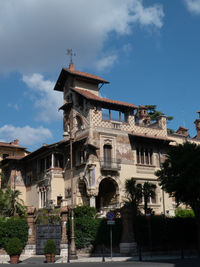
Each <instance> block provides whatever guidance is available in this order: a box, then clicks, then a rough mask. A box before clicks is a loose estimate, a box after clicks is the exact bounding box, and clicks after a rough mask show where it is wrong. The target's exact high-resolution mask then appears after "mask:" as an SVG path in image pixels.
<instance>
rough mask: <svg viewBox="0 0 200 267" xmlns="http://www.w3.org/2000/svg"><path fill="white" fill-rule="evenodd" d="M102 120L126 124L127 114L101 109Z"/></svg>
mask: <svg viewBox="0 0 200 267" xmlns="http://www.w3.org/2000/svg"><path fill="white" fill-rule="evenodd" d="M102 119H103V120H111V121H119V122H128V114H127V113H124V112H121V111H118V110H110V109H105V108H102Z"/></svg>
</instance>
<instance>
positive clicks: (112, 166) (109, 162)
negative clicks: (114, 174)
mask: <svg viewBox="0 0 200 267" xmlns="http://www.w3.org/2000/svg"><path fill="white" fill-rule="evenodd" d="M100 166H101V169H102V170H111V171H119V170H121V159H114V158H110V159H105V158H100Z"/></svg>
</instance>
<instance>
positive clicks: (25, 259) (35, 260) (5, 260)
mask: <svg viewBox="0 0 200 267" xmlns="http://www.w3.org/2000/svg"><path fill="white" fill-rule="evenodd" d="M196 258H197V257H196V256H185V259H186V260H188V259H196ZM173 260H181V256H180V255H154V256H153V255H152V256H151V255H143V256H142V261H143V262H152V261H155V262H158V261H161V262H165V261H173ZM9 261H10V258H9V256H7V255H0V264H9V263H10V262H9ZM131 261H132V262H133V261H134V262H138V261H139V258H138V256H133V257H112V258H111V257H104V258H103V257H83V256H82V257H81V256H79V257H78V259H77V260H70V263H87V262H88V263H90V262H91V263H92V262H93V263H100V262H101V263H102V262H131ZM20 263H21V264H37V265H40V264H43V263H45V257H44V256H43V255H35V256H25V255H21V256H20ZM55 263H60V264H61V263H69V262H68V261H67V257H60V256H56V261H55ZM199 266H200V265H199Z"/></svg>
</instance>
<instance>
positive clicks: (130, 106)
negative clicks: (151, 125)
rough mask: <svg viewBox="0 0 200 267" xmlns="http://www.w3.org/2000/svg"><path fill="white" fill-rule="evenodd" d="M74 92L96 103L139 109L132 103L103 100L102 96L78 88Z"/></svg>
mask: <svg viewBox="0 0 200 267" xmlns="http://www.w3.org/2000/svg"><path fill="white" fill-rule="evenodd" d="M72 90H74V91H75V92H77V93H79V94H81V95H83V96H85V97H86V98H88V99H91V100H95V101H99V102H104V103H109V104H113V105H121V106H125V107H129V108H137V106H135V105H133V104H130V103H125V102H122V101H117V100H112V99H108V98H103V97H100V96H97V95H95V94H93V93H91V92H89V91H87V90H82V89H78V88H72Z"/></svg>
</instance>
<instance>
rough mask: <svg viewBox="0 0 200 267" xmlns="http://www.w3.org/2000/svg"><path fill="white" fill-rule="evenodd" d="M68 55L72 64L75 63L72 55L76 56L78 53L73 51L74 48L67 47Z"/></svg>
mask: <svg viewBox="0 0 200 267" xmlns="http://www.w3.org/2000/svg"><path fill="white" fill-rule="evenodd" d="M67 55H69V56H70V64H73V60H72V57H73V56H76V54H75V53H74V52H73V50H72V49H67Z"/></svg>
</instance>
